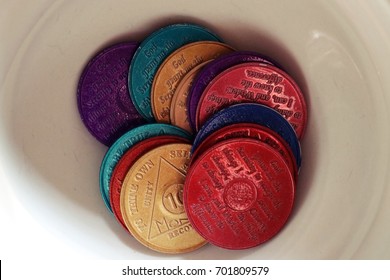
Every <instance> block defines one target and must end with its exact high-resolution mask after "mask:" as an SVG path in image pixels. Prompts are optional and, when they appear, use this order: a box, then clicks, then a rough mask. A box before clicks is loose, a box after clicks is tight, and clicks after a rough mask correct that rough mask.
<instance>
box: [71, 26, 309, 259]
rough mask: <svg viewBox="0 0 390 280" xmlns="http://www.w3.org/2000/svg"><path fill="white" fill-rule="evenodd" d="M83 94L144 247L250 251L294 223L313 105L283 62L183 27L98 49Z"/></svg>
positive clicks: (113, 197) (84, 110)
mask: <svg viewBox="0 0 390 280" xmlns="http://www.w3.org/2000/svg"><path fill="white" fill-rule="evenodd" d="M77 98H78V99H77V101H78V107H79V112H80V116H81V119H82V120H83V122H84V124H85V125H86V127H87V128H88V130H89V131H90V132H91V133H92V135H94V136H95V138H96V139H97V140H99V141H100V142H101V143H103V144H105V145H107V146H109V149H108V151H107V153H106V155H105V156H104V159H103V161H102V164H101V169H100V190H101V194H102V197H103V201H104V203H105V204H106V206H107V208H108V210H109V211H111V212H112V213H113V214H114V216H115V217H116V219H117V220H118V222H119V223H120V224H122V226H123V227H124V228H125V229H126V230H127V231H129V233H130V234H131V235H132V236H134V237H135V238H136V239H137V240H138V241H140V242H141V243H142V244H144V245H145V246H147V247H149V248H151V249H153V250H156V251H159V252H165V253H184V252H189V251H193V250H195V249H197V248H199V247H201V246H203V245H204V244H206V243H207V242H210V243H212V244H214V245H216V246H219V247H222V248H227V249H246V248H251V247H254V246H257V245H259V244H261V243H263V242H265V241H267V240H269V239H270V238H272V237H273V236H275V235H276V234H277V233H278V232H279V231H280V230H281V229H282V228H283V225H284V224H285V223H286V221H287V219H288V217H289V215H290V212H291V210H292V207H293V202H294V194H295V187H296V183H297V178H298V171H299V168H300V164H301V149H300V143H299V140H300V139H301V138H302V136H303V134H304V131H305V126H306V120H307V108H306V103H305V100H304V96H303V94H302V93H301V90H300V89H299V87H298V86H297V84H296V83H295V82H294V81H293V79H292V78H291V77H290V76H289V75H288V74H287V73H286V72H285V71H284V70H282V68H281V66H280V65H278V64H277V63H276V62H274V61H272V60H271V59H269V58H267V57H265V56H263V55H261V54H259V53H256V52H249V51H237V50H235V49H234V48H232V47H231V46H228V45H226V44H224V43H222V42H221V39H220V38H219V37H218V36H217V35H215V34H214V33H213V32H211V31H209V30H208V29H206V28H204V27H201V26H198V25H194V24H174V25H169V26H166V27H163V28H161V29H159V30H157V31H155V32H153V33H152V34H150V35H149V36H148V37H147V38H145V39H144V40H143V41H142V43H141V44H138V43H136V42H126V43H121V44H116V45H113V46H110V47H108V48H106V49H105V50H103V51H101V52H99V53H98V54H97V55H96V56H94V58H92V59H91V60H90V62H89V63H88V64H87V65H86V67H85V69H84V71H83V73H82V75H81V78H80V81H79V85H78V91H77Z"/></svg>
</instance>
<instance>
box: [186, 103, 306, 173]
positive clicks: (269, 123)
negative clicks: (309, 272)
mask: <svg viewBox="0 0 390 280" xmlns="http://www.w3.org/2000/svg"><path fill="white" fill-rule="evenodd" d="M237 123H255V124H260V125H263V126H266V127H268V128H270V129H272V130H273V131H275V132H276V133H278V134H279V135H280V136H281V137H282V138H283V139H284V140H285V141H286V142H287V144H288V145H289V146H290V148H291V150H292V153H293V155H294V157H295V160H296V162H297V166H298V168H299V167H300V166H301V146H300V144H299V140H298V137H297V135H296V134H295V131H294V129H293V127H292V126H291V125H290V124H289V122H288V121H287V120H286V119H285V118H283V116H282V115H280V114H279V113H278V112H277V111H275V110H274V109H271V108H269V107H267V106H264V105H260V104H253V103H241V104H236V105H232V106H230V107H227V108H225V109H223V110H221V111H219V112H218V113H216V114H214V115H213V116H212V117H211V118H210V119H209V120H208V121H207V122H206V123H205V124H204V125H203V126H202V127H201V129H200V130H199V132H198V134H197V135H196V137H195V140H194V144H193V146H192V151H191V153H193V152H194V151H195V150H196V148H197V147H198V146H199V144H200V143H202V141H203V140H205V139H206V138H207V137H208V136H209V135H211V134H212V133H213V132H215V131H216V130H218V129H220V128H222V127H225V126H228V125H231V124H237Z"/></svg>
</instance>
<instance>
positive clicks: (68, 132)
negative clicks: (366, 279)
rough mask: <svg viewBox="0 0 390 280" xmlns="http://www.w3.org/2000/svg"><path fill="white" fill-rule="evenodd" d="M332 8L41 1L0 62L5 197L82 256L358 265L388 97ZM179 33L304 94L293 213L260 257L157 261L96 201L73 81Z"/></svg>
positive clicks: (361, 45)
mask: <svg viewBox="0 0 390 280" xmlns="http://www.w3.org/2000/svg"><path fill="white" fill-rule="evenodd" d="M334 2H336V1H334ZM334 2H332V1H309V0H306V1H305V0H302V1H299V4H298V5H297V3H296V1H294V3H293V2H292V1H283V2H277V3H275V1H254V0H252V1H243V0H240V1H238V0H237V1H235V0H234V1H229V2H225V1H223V2H222V1H205V0H198V1H186V2H185V4H184V3H183V2H182V1H178V0H177V1H158V2H157V1H148V0H144V1H141V2H139V1H115V3H112V1H105V2H99V3H98V4H95V3H94V4H93V5H91V2H89V1H82V3H81V2H80V1H77V2H76V1H55V2H52V3H50V4H48V3H45V2H42V4H41V5H40V7H39V8H35V9H31V13H30V14H29V17H26V19H25V24H26V25H24V26H22V27H17V28H18V30H19V29H20V30H24V32H25V33H24V36H23V38H16V37H15V36H14V37H13V38H16V39H15V40H14V45H7V46H8V49H9V56H7V59H6V60H5V62H4V64H5V65H6V70H7V75H5V76H4V77H5V78H3V80H2V83H3V84H2V92H1V103H0V114H1V115H0V116H1V118H0V124H1V126H0V137H1V141H0V143H1V150H0V151H1V154H2V162H1V163H0V165H1V168H2V170H3V173H4V176H5V177H6V179H7V183H8V184H9V186H10V190H11V192H12V194H13V195H14V196H15V197H17V199H18V200H19V201H20V203H21V204H22V205H23V207H24V208H25V209H26V210H27V211H28V212H29V213H30V215H31V216H32V217H33V218H34V219H35V220H36V221H38V223H40V224H42V225H44V227H45V228H46V229H47V230H48V231H49V232H50V233H52V234H53V235H55V236H57V237H58V238H59V239H60V240H63V242H65V243H67V244H68V245H69V246H70V247H74V248H81V251H82V252H83V254H85V255H86V256H96V257H98V258H114V259H132V258H133V259H145V258H146V259H148V258H180V259H205V258H206V259H245V258H248V259H254V258H256V259H257V258H268V259H275V258H283V259H286V258H351V257H354V256H359V250H360V249H361V244H363V243H364V239H365V237H366V236H367V234H368V232H369V230H370V225H371V222H372V221H373V220H374V219H375V217H376V215H377V211H378V207H379V205H380V200H381V196H382V195H383V192H384V187H385V183H386V178H387V177H386V176H387V175H386V168H387V167H388V160H387V158H386V156H387V155H388V154H389V153H388V147H387V145H386V143H387V142H388V140H389V131H388V128H387V126H388V125H386V126H384V124H387V123H388V121H389V117H388V114H387V110H388V99H387V98H386V95H385V94H384V91H385V89H386V88H384V87H383V85H382V84H383V81H382V80H381V76H380V75H379V74H378V72H377V71H376V70H377V69H376V64H375V63H376V60H375V59H374V60H373V59H372V57H373V55H374V54H372V53H370V52H369V50H368V49H367V42H366V41H365V38H364V37H362V36H361V33H360V32H359V31H357V29H356V28H354V25H353V24H354V22H352V21H351V20H350V15H349V14H348V13H346V12H345V11H346V10H347V9H346V8H345V7H343V6H342V4H341V5H339V4H337V3H334ZM177 22H193V23H198V24H201V25H204V26H206V27H208V28H210V29H212V30H213V31H214V32H216V33H217V34H219V35H220V36H221V37H222V38H223V39H224V40H225V42H226V43H228V44H230V45H232V46H233V47H235V48H237V49H240V50H253V51H259V52H262V53H264V54H265V55H267V56H269V57H271V58H273V59H275V60H276V61H278V62H279V63H280V64H281V65H283V67H285V69H286V70H287V72H289V73H290V74H291V76H292V77H294V79H295V80H296V81H297V83H298V84H299V86H300V87H301V88H302V91H303V93H304V95H305V97H306V100H307V104H308V109H309V111H308V119H309V121H308V126H307V130H306V135H305V137H304V139H303V141H302V156H303V160H302V168H301V172H300V176H299V183H298V186H297V193H296V202H295V206H294V210H293V213H292V215H291V218H290V220H289V222H288V224H287V225H286V226H285V228H284V229H283V230H282V232H280V233H279V234H278V235H277V236H276V237H275V238H273V239H272V240H271V241H269V242H267V243H266V244H264V245H262V246H260V247H257V248H253V249H250V250H244V251H227V250H222V249H218V248H216V247H214V246H211V245H207V246H205V247H203V248H201V249H199V250H197V251H196V252H193V253H188V254H184V255H177V256H166V255H162V254H159V253H155V252H153V251H151V250H149V249H147V248H144V247H143V246H142V245H140V244H139V243H138V242H137V241H136V240H135V239H133V238H132V237H131V236H129V235H128V234H127V233H126V232H125V231H124V230H123V228H122V227H121V226H120V225H119V224H118V223H117V222H116V220H115V218H114V217H113V216H112V215H111V214H110V213H109V212H108V211H107V210H106V208H105V206H104V203H103V201H102V199H101V196H100V193H99V181H98V178H99V168H100V163H101V160H102V158H103V156H104V154H105V152H106V150H107V148H106V147H105V146H103V145H102V144H100V143H99V142H97V141H96V140H95V139H94V138H93V136H91V135H90V134H89V133H88V131H87V129H86V128H85V127H84V125H83V123H82V122H81V120H80V117H79V113H78V111H77V104H76V87H77V83H78V79H79V76H80V74H81V71H82V69H83V67H84V66H85V64H86V63H87V61H88V60H89V59H90V58H91V57H92V56H93V55H94V54H95V53H96V52H97V51H99V50H100V49H102V48H104V47H106V46H109V45H111V44H113V43H117V42H121V41H126V40H138V41H140V40H142V39H143V38H144V37H145V36H146V35H147V34H149V33H150V32H152V31H153V30H155V29H157V28H158V27H161V26H164V25H167V24H170V23H177ZM23 28H24V29H23ZM9 32H11V31H9ZM20 34H23V33H22V32H21V33H20ZM8 35H9V36H11V35H10V34H5V35H4V36H8ZM378 151H381V152H380V153H379V152H378ZM368 188H371V191H367V189H368ZM362 221H365V223H362ZM352 233H353V234H352Z"/></svg>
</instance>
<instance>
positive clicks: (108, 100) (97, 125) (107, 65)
mask: <svg viewBox="0 0 390 280" xmlns="http://www.w3.org/2000/svg"><path fill="white" fill-rule="evenodd" d="M137 47H138V43H136V42H129V43H120V44H116V45H113V46H110V47H108V48H106V49H104V50H103V51H101V52H99V53H98V54H97V55H96V56H95V57H94V58H92V59H91V60H90V61H89V63H88V64H87V65H86V66H85V68H84V70H83V73H82V75H81V77H80V81H79V84H78V88H77V104H78V109H79V112H80V116H81V119H82V121H83V122H84V124H85V126H86V127H87V128H88V130H89V131H90V133H91V134H92V135H93V136H94V137H95V138H96V139H97V140H99V141H100V142H101V143H103V144H104V145H107V146H110V145H111V144H112V143H113V142H114V141H115V140H116V139H118V138H119V137H120V136H122V135H123V134H124V133H125V132H127V131H128V130H129V129H131V128H134V127H136V126H139V125H141V124H144V123H145V120H144V119H143V118H142V116H141V115H140V114H139V113H138V112H137V110H136V109H135V107H134V105H133V103H132V102H131V99H130V97H129V93H128V88H127V76H128V71H129V65H130V61H131V59H132V57H133V54H134V52H135V50H136V49H137Z"/></svg>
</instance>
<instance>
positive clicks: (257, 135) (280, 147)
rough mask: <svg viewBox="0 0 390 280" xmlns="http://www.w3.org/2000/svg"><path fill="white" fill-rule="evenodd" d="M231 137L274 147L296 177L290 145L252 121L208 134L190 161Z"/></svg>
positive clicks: (266, 128)
mask: <svg viewBox="0 0 390 280" xmlns="http://www.w3.org/2000/svg"><path fill="white" fill-rule="evenodd" d="M233 138H251V139H256V140H259V141H260V142H263V143H265V144H267V145H269V146H270V147H272V148H274V149H275V150H276V151H278V153H279V154H280V155H281V156H282V157H283V158H284V160H285V161H286V163H287V165H288V167H289V168H290V170H291V172H292V174H293V175H294V178H295V179H297V177H298V168H297V163H296V161H295V158H294V155H293V153H292V151H291V148H290V146H289V145H288V144H287V143H286V141H285V140H284V139H283V138H282V137H281V136H280V135H279V134H277V133H276V132H274V131H273V130H272V129H269V128H268V127H265V126H262V125H259V124H254V123H238V124H232V125H228V126H225V127H223V128H221V129H219V130H217V131H215V132H214V133H213V134H211V135H210V136H208V137H207V138H206V139H205V140H204V141H203V142H202V143H200V144H199V146H198V148H197V149H196V150H195V151H194V153H193V154H192V155H191V162H194V161H195V160H196V158H197V157H198V155H200V154H202V153H203V152H204V151H206V150H207V149H209V148H210V147H212V146H213V145H215V144H217V143H219V142H221V141H224V140H228V139H233Z"/></svg>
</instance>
